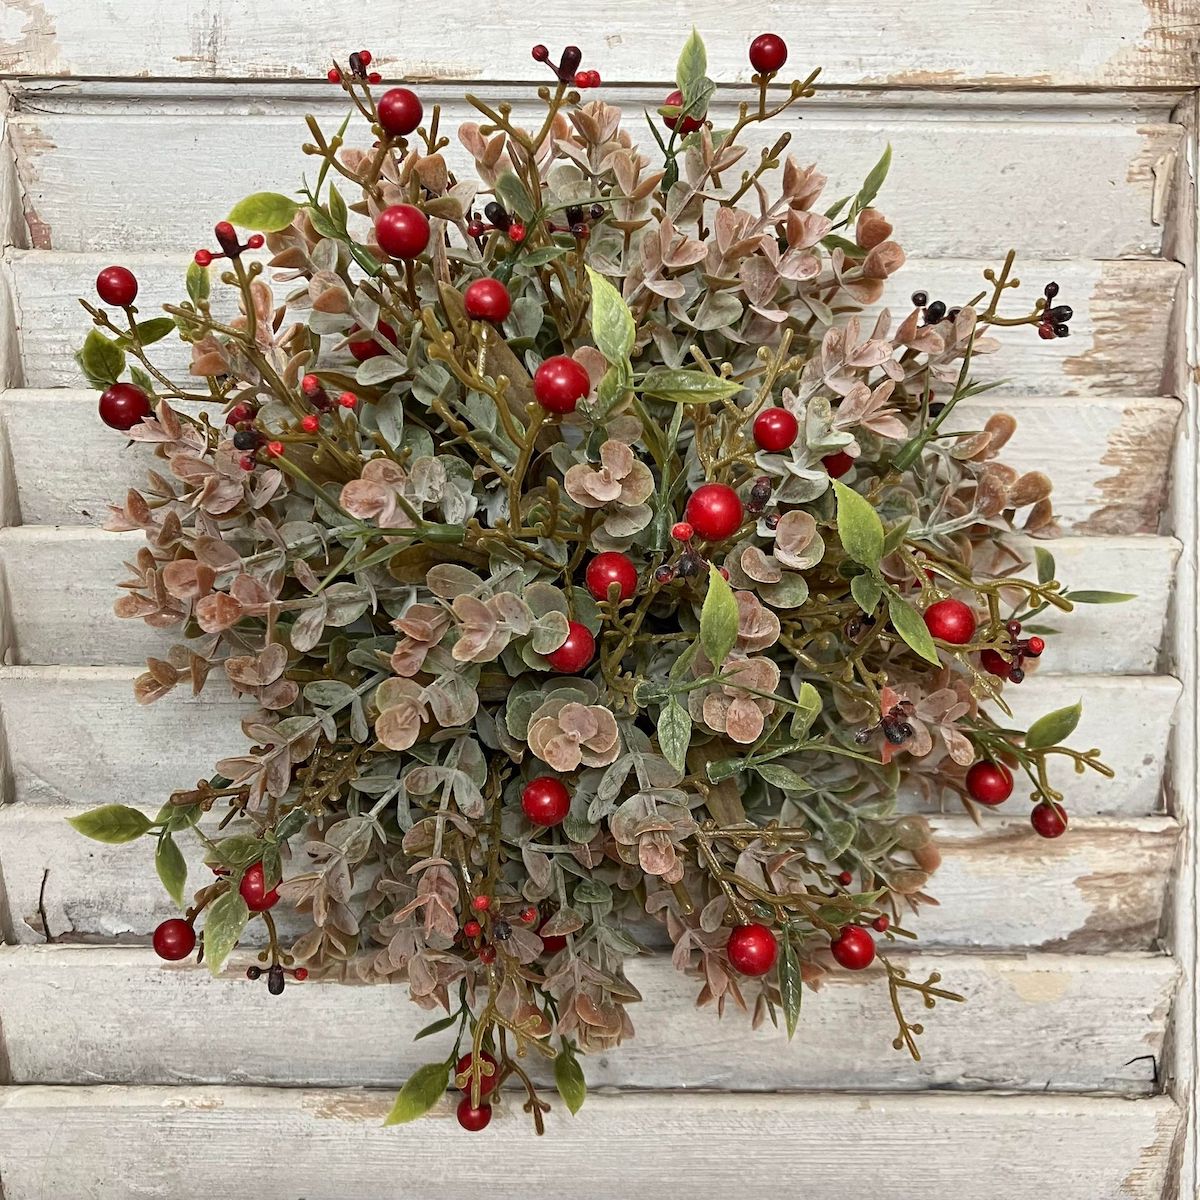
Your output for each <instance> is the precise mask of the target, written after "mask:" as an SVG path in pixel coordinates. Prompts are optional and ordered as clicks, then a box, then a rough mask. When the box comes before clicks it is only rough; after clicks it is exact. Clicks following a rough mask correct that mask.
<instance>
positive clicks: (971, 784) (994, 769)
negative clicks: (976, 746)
mask: <svg viewBox="0 0 1200 1200" xmlns="http://www.w3.org/2000/svg"><path fill="white" fill-rule="evenodd" d="M1012 790H1013V777H1012V773H1011V772H1010V771H1009V769H1008V768H1007V767H1006V766H1004V764H1003V763H995V762H986V761H980V762H977V763H974V764H973V765H972V767H971V769H970V770H969V771H968V772H967V792H968V793H969V794H970V796H971V799H972V800H975V801H977V802H978V803H979V804H989V805H990V804H1003V803H1004V802H1005V800H1007V799H1008V798H1009V796H1011V795H1012Z"/></svg>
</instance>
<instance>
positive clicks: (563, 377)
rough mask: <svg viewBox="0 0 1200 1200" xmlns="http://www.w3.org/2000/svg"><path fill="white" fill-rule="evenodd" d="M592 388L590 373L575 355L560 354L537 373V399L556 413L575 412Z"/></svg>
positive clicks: (545, 363) (534, 375) (548, 409)
mask: <svg viewBox="0 0 1200 1200" xmlns="http://www.w3.org/2000/svg"><path fill="white" fill-rule="evenodd" d="M591 390H592V381H591V380H590V379H589V378H588V373H587V372H586V371H585V370H584V369H583V367H582V366H581V365H580V364H579V363H577V362H576V361H575V360H574V359H573V358H568V357H567V356H566V355H565V354H556V355H555V356H554V357H553V358H548V359H546V361H545V362H544V363H542V365H541V366H540V367H538V369H537V370H536V371H535V372H534V373H533V396H534V399H535V400H536V401H537V402H538V403H539V404H540V405H541V406H542V407H543V408H544V409H545V410H546V411H547V412H552V413H572V412H574V411H575V406H576V405H577V404H578V403H579V401H580V400H582V399H583V398H584V396H586V395H587V394H588V392H590V391H591Z"/></svg>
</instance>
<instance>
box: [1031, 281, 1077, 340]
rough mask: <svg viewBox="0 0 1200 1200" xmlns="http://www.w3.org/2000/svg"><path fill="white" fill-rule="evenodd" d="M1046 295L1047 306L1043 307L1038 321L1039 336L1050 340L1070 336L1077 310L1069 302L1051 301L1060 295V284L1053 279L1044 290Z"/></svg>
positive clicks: (1043, 292)
mask: <svg viewBox="0 0 1200 1200" xmlns="http://www.w3.org/2000/svg"><path fill="white" fill-rule="evenodd" d="M1042 294H1043V295H1044V296H1045V297H1046V307H1045V308H1043V309H1042V319H1041V320H1040V321H1039V322H1038V337H1041V338H1045V340H1046V341H1049V340H1050V339H1051V338H1064V337H1070V335H1071V327H1070V324H1069V322H1070V320H1071V318H1072V317H1073V316H1074V315H1075V310H1074V309H1073V308H1072V307H1071V306H1070V305H1069V304H1054V305H1051V303H1050V302H1051V301H1052V300H1053V299H1054V298H1055V297H1056V296H1057V295H1058V284H1057V283H1055V282H1054V281H1053V280H1051V281H1050V282H1049V283H1048V284H1046V286H1045V288H1043V290H1042Z"/></svg>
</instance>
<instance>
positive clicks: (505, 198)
mask: <svg viewBox="0 0 1200 1200" xmlns="http://www.w3.org/2000/svg"><path fill="white" fill-rule="evenodd" d="M496 199H497V200H499V201H500V203H501V204H503V205H504V207H505V208H506V209H507V210H508V211H509V212H510V213H515V214H516V215H517V216H518V217H520V218H521V220H522V221H526V222H528V221H532V220H533V218H534V217H535V216H536V215H537V209H536V208H535V207H534V203H533V197H531V196H530V194H529V189H528V188H527V187H526V186H525V185H524V183H522V182H521V180H520V179H519V178H518V177H517V176H516V175H514V174H513V172H512V171H505V172H504V174H503V175H501V176H500V178H499V179H497V180H496Z"/></svg>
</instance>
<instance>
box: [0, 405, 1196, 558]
mask: <svg viewBox="0 0 1200 1200" xmlns="http://www.w3.org/2000/svg"><path fill="white" fill-rule="evenodd" d="M997 406H998V407H1000V408H1001V409H1003V411H1005V412H1008V413H1011V414H1012V415H1013V416H1014V417H1015V418H1016V419H1017V422H1018V426H1017V432H1016V434H1015V435H1014V437H1013V439H1012V441H1011V442H1010V443H1009V445H1008V447H1006V449H1005V454H1004V457H1005V460H1006V461H1009V462H1011V463H1012V464H1013V465H1014V466H1017V467H1020V468H1021V469H1022V470H1040V471H1045V472H1046V473H1048V474H1049V475H1051V476H1052V478H1053V480H1054V501H1055V508H1056V511H1057V512H1058V516H1059V521H1060V523H1061V524H1062V526H1063V529H1064V530H1065V531H1067V532H1077V533H1106V534H1132V533H1157V532H1158V530H1159V520H1160V513H1161V511H1162V508H1163V505H1164V503H1165V499H1166V490H1167V472H1168V467H1169V465H1170V458H1171V446H1172V442H1173V440H1174V437H1175V427H1176V424H1177V421H1178V418H1179V412H1180V405H1179V402H1178V401H1177V400H1174V399H1171V398H1169V397H1150V398H1141V399H1139V398H1124V397H1117V396H1112V397H1110V396H1091V397H1087V398H1082V397H1074V398H1072V397H1060V396H1046V397H1041V396H1036V397H1025V396H1010V397H1006V398H1005V399H1004V400H1002V401H998V402H997V403H996V404H994V405H988V404H987V403H985V402H978V403H976V404H970V403H967V404H964V406H963V408H962V410H961V412H962V415H961V418H960V419H959V420H957V421H956V425H955V427H956V428H962V429H976V428H978V427H979V425H980V424H982V422H983V421H984V420H986V419H987V416H988V414H989V413H991V412H993V411H995V408H996V407H997ZM210 415H212V414H211V413H210ZM47 428H51V429H53V430H54V431H55V436H54V437H53V438H48V437H47V436H46V429H47ZM104 432H105V431H104V430H102V429H101V427H100V425H99V423H98V419H97V417H96V393H95V392H92V391H68V390H64V389H55V390H49V391H35V390H31V389H17V390H13V391H8V392H0V494H3V493H4V492H5V491H6V490H7V491H9V492H10V493H11V495H12V497H13V508H12V512H11V513H10V516H9V520H8V522H7V523H8V524H18V523H23V524H27V525H94V524H100V523H102V522H103V521H104V519H105V516H106V513H107V509H106V507H105V506H106V505H107V504H108V502H109V501H111V500H114V499H117V498H120V497H122V496H124V494H125V490H126V489H127V488H128V487H130V485H131V484H136V483H137V482H139V481H140V480H141V479H142V478H143V473H144V467H145V466H146V465H148V464H151V463H153V462H154V457H153V454H152V453H151V452H150V450H149V449H148V448H147V447H145V446H142V445H138V444H126V443H125V442H120V441H118V440H117V439H115V438H113V437H105V436H103V434H104ZM5 445H7V455H5V453H4V447H5ZM1063 446H1070V447H1071V452H1070V453H1069V454H1063V452H1062V447H1063ZM64 450H66V451H67V452H66V453H64Z"/></svg>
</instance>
